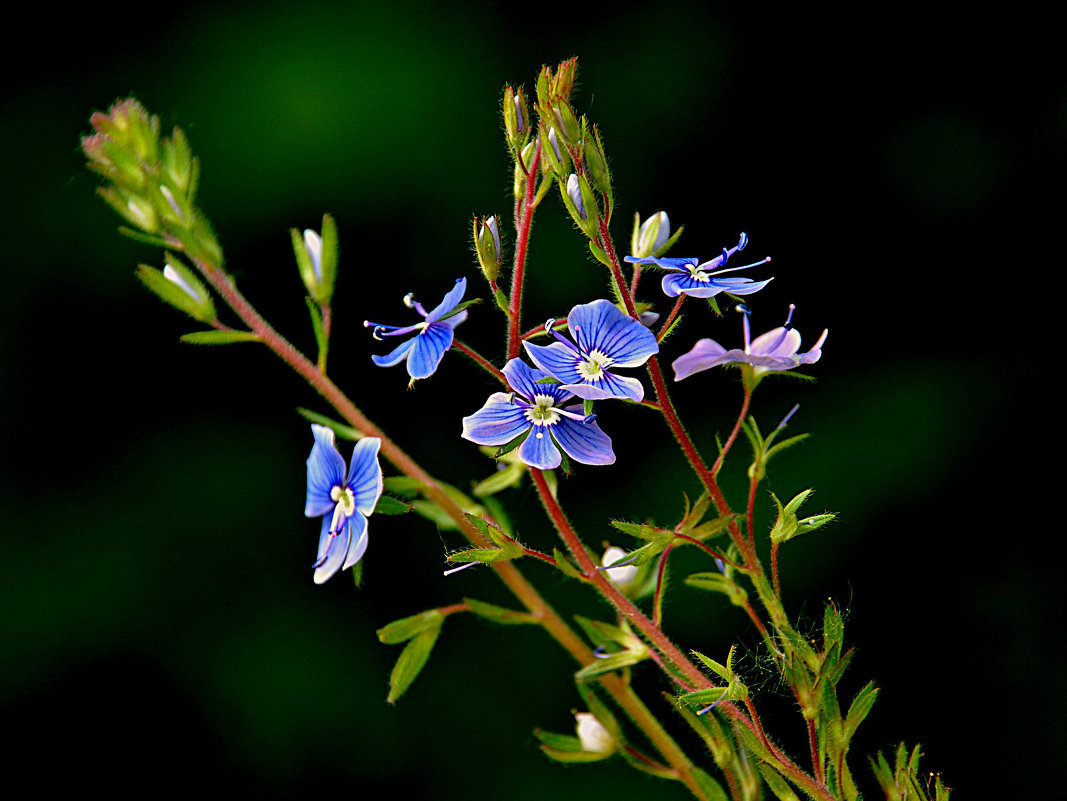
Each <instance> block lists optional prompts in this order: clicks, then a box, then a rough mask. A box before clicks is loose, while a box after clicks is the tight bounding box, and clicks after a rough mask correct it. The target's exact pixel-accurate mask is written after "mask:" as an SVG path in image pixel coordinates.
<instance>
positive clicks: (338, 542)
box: [315, 517, 352, 584]
mask: <svg viewBox="0 0 1067 801" xmlns="http://www.w3.org/2000/svg"><path fill="white" fill-rule="evenodd" d="M350 519H351V518H350ZM330 523H331V519H330V518H329V517H324V518H323V519H322V533H321V534H319V558H318V559H317V560H316V561H315V583H316V584H322V583H323V582H324V581H326V580H327V579H328V578H330V576H332V575H333V574H334V573H336V572H337V571H338V570H340V569H341V565H342V564H343V563H344V560H345V554H346V553H348V546H349V543H350V541H351V539H352V527H351V526H350V525H349V523H348V522H347V521H346V522H345V525H344V528H343V529H342V530H341V531H340V532H338V533H337V534H330Z"/></svg>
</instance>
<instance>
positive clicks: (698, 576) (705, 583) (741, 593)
mask: <svg viewBox="0 0 1067 801" xmlns="http://www.w3.org/2000/svg"><path fill="white" fill-rule="evenodd" d="M685 583H686V584H687V585H689V586H690V587H695V588H696V589H698V590H708V591H710V592H721V593H722V594H723V595H725V596H726V597H727V598H729V599H730V603H732V604H733V605H734V606H744V605H745V603H746V602H747V601H748V593H747V592H745V589H744V587H742V586H740V585H739V584H737V583H736V582H735V581H734V580H733V579H731V578H730V577H729V576H725V575H723V574H722V573H713V572H707V573H693V574H691V575H689V576H686V578H685Z"/></svg>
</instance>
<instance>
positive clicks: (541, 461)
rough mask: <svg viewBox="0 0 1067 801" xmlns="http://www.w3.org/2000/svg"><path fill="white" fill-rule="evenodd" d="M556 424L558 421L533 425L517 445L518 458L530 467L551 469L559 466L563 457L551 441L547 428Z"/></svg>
mask: <svg viewBox="0 0 1067 801" xmlns="http://www.w3.org/2000/svg"><path fill="white" fill-rule="evenodd" d="M561 422H562V421H561ZM558 426H559V423H557V424H556V426H534V427H533V431H531V432H530V436H528V437H527V438H526V439H525V440H523V443H522V445H520V446H519V458H521V459H522V460H523V461H524V462H525V463H526V464H528V465H530V467H536V468H538V469H539V470H552V469H554V468H556V467H559V466H560V463H561V462H562V461H563V457H561V456H560V455H559V449H558V448H557V447H556V444H555V443H554V442H553V441H552V437H550V436H549V435H548V429H549V428H556V427H558Z"/></svg>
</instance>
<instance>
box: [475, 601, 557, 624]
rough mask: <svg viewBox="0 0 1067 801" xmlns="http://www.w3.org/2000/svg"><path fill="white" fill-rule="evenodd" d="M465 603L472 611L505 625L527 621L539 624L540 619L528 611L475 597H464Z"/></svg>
mask: <svg viewBox="0 0 1067 801" xmlns="http://www.w3.org/2000/svg"><path fill="white" fill-rule="evenodd" d="M463 603H465V604H467V606H469V607H470V610H471V612H473V613H474V614H476V615H478V617H483V618H485V619H486V620H492V621H493V622H494V623H502V624H504V625H505V626H518V625H522V624H525V623H532V624H535V625H537V624H539V623H540V621H539V620H538V619H537V618H536V617H534V616H533V615H531V614H529V613H527V612H517V611H515V610H514V609H505V608H504V607H503V606H497V605H496V604H490V603H486V602H485V601H478V600H475V599H474V598H464V599H463Z"/></svg>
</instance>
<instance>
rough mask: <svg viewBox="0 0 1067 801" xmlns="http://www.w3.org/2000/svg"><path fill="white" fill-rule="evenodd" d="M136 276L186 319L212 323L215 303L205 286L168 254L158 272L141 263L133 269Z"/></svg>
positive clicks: (190, 271) (214, 316) (214, 314)
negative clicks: (187, 317) (163, 265)
mask: <svg viewBox="0 0 1067 801" xmlns="http://www.w3.org/2000/svg"><path fill="white" fill-rule="evenodd" d="M137 277H138V278H140V279H141V282H142V283H143V284H144V285H145V286H146V287H148V289H150V290H151V291H152V292H153V293H154V294H155V295H157V296H158V297H159V298H160V299H161V300H163V301H164V302H166V303H169V304H170V305H171V306H174V307H175V308H176V309H180V310H182V311H183V312H185V313H186V314H188V315H189V316H190V317H192V318H194V319H196V320H199V321H200V322H203V323H212V322H214V321H215V319H216V313H215V304H214V303H212V302H211V295H210V293H209V292H208V290H207V287H205V286H204V284H203V282H201V281H200V279H199V278H197V277H196V274H195V273H194V272H193V271H192V270H190V269H189V268H188V267H186V266H185V265H184V264H182V263H181V262H180V261H178V259H177V258H175V257H174V256H172V255H171V254H169V253H168V254H167V263H166V266H165V267H164V268H163V269H162V271H160V270H157V269H156V268H154V267H149V266H147V265H145V264H142V265H140V266H139V267H138V268H137Z"/></svg>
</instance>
